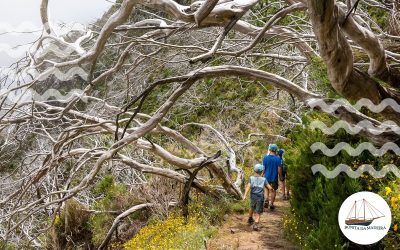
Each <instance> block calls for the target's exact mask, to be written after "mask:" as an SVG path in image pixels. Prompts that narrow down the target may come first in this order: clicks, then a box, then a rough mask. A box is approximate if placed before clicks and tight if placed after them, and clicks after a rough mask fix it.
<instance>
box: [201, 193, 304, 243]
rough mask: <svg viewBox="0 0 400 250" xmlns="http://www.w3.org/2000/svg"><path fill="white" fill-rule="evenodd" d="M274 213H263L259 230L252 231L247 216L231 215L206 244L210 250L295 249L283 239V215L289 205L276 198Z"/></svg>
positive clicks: (268, 211) (245, 214)
mask: <svg viewBox="0 0 400 250" xmlns="http://www.w3.org/2000/svg"><path fill="white" fill-rule="evenodd" d="M275 205H276V208H275V210H274V211H270V210H269V209H268V210H267V211H266V212H264V213H263V215H262V217H261V222H260V230H259V231H253V230H252V228H251V227H250V226H249V225H248V224H247V219H248V215H247V212H246V213H244V214H233V215H230V216H229V217H228V219H227V220H226V222H225V223H224V224H223V225H222V227H221V228H220V229H219V231H218V234H217V235H216V236H215V237H214V238H212V239H211V240H210V242H209V244H208V249H210V250H228V249H229V250H233V249H237V250H253V249H297V248H295V247H293V246H292V245H291V244H290V243H288V242H287V241H286V240H285V239H284V237H283V215H284V213H285V211H287V209H289V203H288V202H287V201H282V200H281V199H279V198H277V201H276V202H275Z"/></svg>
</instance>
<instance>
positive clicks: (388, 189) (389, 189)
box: [385, 187, 392, 196]
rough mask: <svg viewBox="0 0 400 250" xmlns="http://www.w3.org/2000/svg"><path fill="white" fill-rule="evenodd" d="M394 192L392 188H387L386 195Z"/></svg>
mask: <svg viewBox="0 0 400 250" xmlns="http://www.w3.org/2000/svg"><path fill="white" fill-rule="evenodd" d="M391 192H392V189H391V188H390V187H385V195H386V196H387V195H389V194H390V193H391Z"/></svg>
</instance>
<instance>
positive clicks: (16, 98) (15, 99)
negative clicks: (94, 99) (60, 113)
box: [0, 89, 87, 103]
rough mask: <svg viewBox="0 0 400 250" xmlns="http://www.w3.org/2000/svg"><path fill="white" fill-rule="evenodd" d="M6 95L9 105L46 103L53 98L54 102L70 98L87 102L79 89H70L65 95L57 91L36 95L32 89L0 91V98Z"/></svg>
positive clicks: (49, 90) (51, 90)
mask: <svg viewBox="0 0 400 250" xmlns="http://www.w3.org/2000/svg"><path fill="white" fill-rule="evenodd" d="M3 95H6V98H7V100H8V101H10V102H11V103H22V102H30V101H38V102H41V101H47V100H49V99H50V98H52V97H53V100H55V101H60V102H64V101H68V100H70V99H71V98H72V97H75V96H78V97H80V98H81V100H83V101H84V102H87V97H86V95H85V94H84V91H83V90H81V89H72V90H70V91H69V92H68V93H66V94H65V95H63V94H61V92H60V91H58V90H57V89H48V90H46V91H45V92H44V93H43V94H39V93H37V92H36V91H35V90H32V89H28V90H27V89H25V90H17V91H11V92H9V91H0V97H2V96H3Z"/></svg>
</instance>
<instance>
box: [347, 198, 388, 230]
mask: <svg viewBox="0 0 400 250" xmlns="http://www.w3.org/2000/svg"><path fill="white" fill-rule="evenodd" d="M382 217H385V215H383V214H382V213H381V212H380V211H379V210H378V209H376V208H375V207H374V206H373V205H371V203H369V202H368V201H366V200H365V199H362V200H359V201H354V204H353V206H352V207H351V209H350V212H349V214H348V215H347V218H346V221H345V223H346V225H352V226H353V225H354V226H369V225H370V224H371V223H372V222H373V221H374V220H376V219H379V218H382Z"/></svg>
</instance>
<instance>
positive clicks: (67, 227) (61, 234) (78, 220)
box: [48, 199, 92, 249]
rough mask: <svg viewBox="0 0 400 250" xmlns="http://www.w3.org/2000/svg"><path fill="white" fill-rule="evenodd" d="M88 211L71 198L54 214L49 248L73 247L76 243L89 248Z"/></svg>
mask: <svg viewBox="0 0 400 250" xmlns="http://www.w3.org/2000/svg"><path fill="white" fill-rule="evenodd" d="M88 220H89V213H88V212H87V211H86V209H85V207H84V206H83V205H82V204H80V203H79V202H78V201H76V200H74V199H71V200H68V201H67V202H66V203H65V207H64V208H63V210H62V211H61V213H60V214H59V215H56V217H55V219H54V222H53V226H52V227H51V229H50V233H49V239H50V241H49V246H48V247H49V248H50V249H74V248H75V246H76V245H82V246H85V247H87V248H91V247H92V246H91V244H90V238H91V231H90V230H89V226H88Z"/></svg>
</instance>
